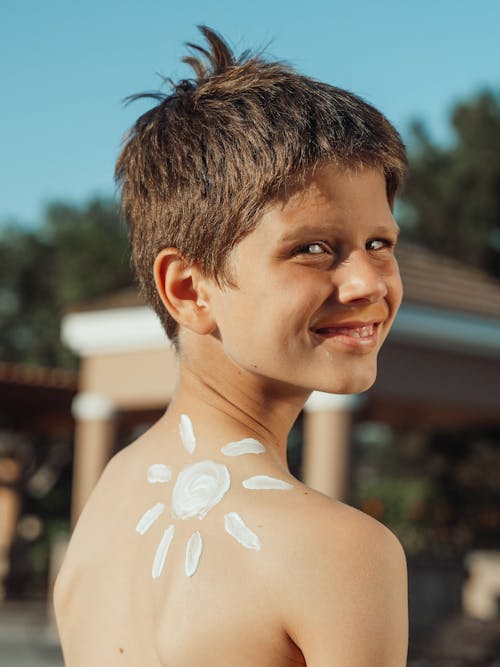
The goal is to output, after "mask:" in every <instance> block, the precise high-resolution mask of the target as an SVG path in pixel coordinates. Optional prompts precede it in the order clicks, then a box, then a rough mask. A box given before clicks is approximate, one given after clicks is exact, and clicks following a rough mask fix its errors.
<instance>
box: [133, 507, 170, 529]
mask: <svg viewBox="0 0 500 667" xmlns="http://www.w3.org/2000/svg"><path fill="white" fill-rule="evenodd" d="M164 511H165V504H164V503H156V505H153V507H150V508H149V509H148V510H146V511H145V512H144V514H143V515H142V517H141V518H140V519H139V521H138V523H137V526H136V527H135V529H136V531H137V532H138V533H140V534H141V535H144V533H145V532H146V531H147V530H149V529H150V528H151V526H152V525H153V524H154V522H155V521H156V519H157V518H158V517H159V516H161V515H162V514H163V512H164Z"/></svg>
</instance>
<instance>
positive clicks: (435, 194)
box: [400, 90, 500, 275]
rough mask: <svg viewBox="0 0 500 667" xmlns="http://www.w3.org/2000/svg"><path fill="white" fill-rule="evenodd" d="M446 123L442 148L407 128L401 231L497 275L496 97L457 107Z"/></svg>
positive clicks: (499, 135)
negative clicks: (447, 137) (447, 136)
mask: <svg viewBox="0 0 500 667" xmlns="http://www.w3.org/2000/svg"><path fill="white" fill-rule="evenodd" d="M451 123H452V128H453V131H454V141H453V142H452V143H451V145H447V146H446V145H445V146H440V145H438V144H436V143H435V142H434V141H433V140H432V139H431V137H430V136H429V134H428V132H427V131H426V129H425V127H424V126H423V125H422V124H421V123H414V124H413V126H412V130H411V136H410V177H409V180H408V184H407V187H406V189H405V192H404V195H403V206H402V211H401V216H400V217H401V222H402V227H403V232H404V235H405V236H406V237H407V238H410V239H412V240H415V241H417V242H419V243H421V244H423V245H425V246H427V247H429V248H430V249H432V250H435V251H436V252H438V253H442V254H446V255H449V256H451V257H455V258H457V259H460V260H463V261H464V262H467V263H470V264H474V265H476V266H478V267H481V268H484V269H486V270H488V271H490V272H492V273H494V274H496V275H500V95H499V94H495V93H494V92H493V91H489V90H486V91H483V92H481V93H479V94H477V95H476V96H474V97H472V98H471V99H469V100H466V101H464V102H461V103H459V104H457V105H456V106H455V108H454V109H453V112H452V115H451Z"/></svg>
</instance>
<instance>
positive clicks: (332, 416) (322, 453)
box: [302, 391, 360, 501]
mask: <svg viewBox="0 0 500 667" xmlns="http://www.w3.org/2000/svg"><path fill="white" fill-rule="evenodd" d="M359 402H360V397H359V396H358V395H354V394H353V395H340V394H327V393H324V392H319V391H315V392H313V393H312V394H311V396H310V397H309V399H308V401H307V402H306V404H305V406H304V410H305V414H304V449H303V454H302V461H303V463H302V470H303V480H304V483H305V484H307V485H308V486H310V487H311V488H313V489H316V491H320V492H321V493H324V494H325V495H327V496H330V497H331V498H336V499H338V500H344V501H345V500H346V497H347V493H348V482H349V445H350V433H351V424H352V414H353V412H354V410H355V408H356V407H357V406H358V404H359Z"/></svg>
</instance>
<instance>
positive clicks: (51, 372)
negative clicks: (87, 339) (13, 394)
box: [0, 361, 78, 391]
mask: <svg viewBox="0 0 500 667" xmlns="http://www.w3.org/2000/svg"><path fill="white" fill-rule="evenodd" d="M77 377H78V376H77V373H76V372H74V371H69V370H66V369H64V368H46V367H44V366H29V365H27V364H15V363H10V362H5V361H0V385H2V386H3V385H11V386H13V385H19V386H24V387H27V386H30V387H40V388H43V389H67V390H70V391H74V390H76V386H77Z"/></svg>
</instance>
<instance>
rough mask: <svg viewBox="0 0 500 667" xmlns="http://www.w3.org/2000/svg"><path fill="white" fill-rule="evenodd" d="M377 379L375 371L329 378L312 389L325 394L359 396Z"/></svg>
mask: <svg viewBox="0 0 500 667" xmlns="http://www.w3.org/2000/svg"><path fill="white" fill-rule="evenodd" d="M376 377H377V370H376V368H375V369H374V371H373V372H370V373H368V372H366V373H363V374H359V375H354V374H350V375H348V376H346V377H344V378H339V377H336V378H331V379H328V380H325V381H324V382H320V383H318V384H317V385H316V386H315V387H314V389H315V390H316V391H322V392H325V393H327V394H361V393H363V392H364V391H367V390H368V389H370V388H371V387H372V386H373V384H374V382H375V380H376Z"/></svg>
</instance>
